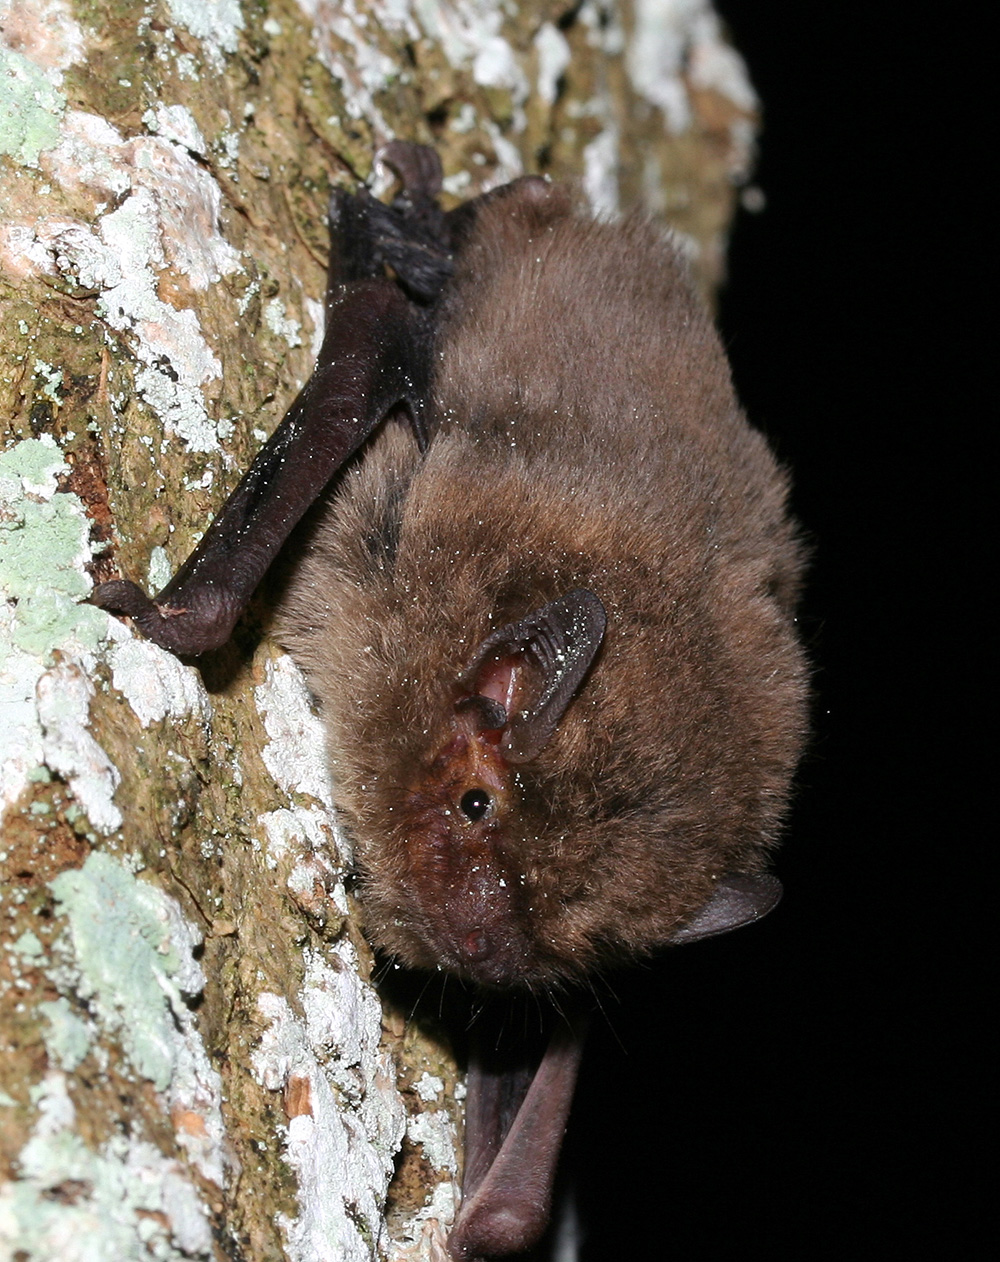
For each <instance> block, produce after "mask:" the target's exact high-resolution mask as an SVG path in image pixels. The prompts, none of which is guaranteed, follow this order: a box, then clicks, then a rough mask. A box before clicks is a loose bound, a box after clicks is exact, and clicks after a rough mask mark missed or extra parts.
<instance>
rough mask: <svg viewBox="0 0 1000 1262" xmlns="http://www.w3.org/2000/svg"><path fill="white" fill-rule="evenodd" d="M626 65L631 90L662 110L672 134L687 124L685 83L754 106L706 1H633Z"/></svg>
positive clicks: (743, 107)
mask: <svg viewBox="0 0 1000 1262" xmlns="http://www.w3.org/2000/svg"><path fill="white" fill-rule="evenodd" d="M633 13H634V23H635V27H634V30H633V32H632V37H631V38H630V40H629V43H628V50H627V53H626V65H627V67H628V72H629V77H630V79H631V82H632V86H633V88H634V89H635V91H636V92H637V93H638V94H639V95H640V96H641V97H643V98H644V99H645V100H647V101H648V102H649V103H650V104H651V105H655V106H657V107H658V108H659V109H660V110H662V111H663V115H664V118H665V120H666V124H667V127H668V128H669V130H670V131H671V132H673V133H674V134H675V135H677V134H680V133H681V132H683V131H686V130H687V129H688V128H689V127H690V126H691V123H692V118H693V115H692V110H691V101H690V97H689V86H688V85H689V83H690V84H691V85H693V86H695V87H697V88H702V89H712V90H714V91H716V92H719V93H720V94H721V95H723V96H726V97H728V98H729V100H731V101H732V102H733V104H734V105H736V106H737V108H738V109H740V110H744V111H748V112H749V111H751V110H753V109H754V108H756V104H757V97H756V94H755V93H754V90H753V87H752V86H751V84H750V78H749V75H748V74H747V70H746V65H745V64H744V62H743V59H742V58H741V57H740V55H739V54H738V53H737V52H736V51H735V49H733V48H732V47H731V46H730V45H729V44H727V43H726V41H725V39H724V38H723V35H722V27H721V24H720V22H719V18H718V16H717V14H716V13H715V11H714V10H713V8H712V4H711V0H635V5H634V9H633Z"/></svg>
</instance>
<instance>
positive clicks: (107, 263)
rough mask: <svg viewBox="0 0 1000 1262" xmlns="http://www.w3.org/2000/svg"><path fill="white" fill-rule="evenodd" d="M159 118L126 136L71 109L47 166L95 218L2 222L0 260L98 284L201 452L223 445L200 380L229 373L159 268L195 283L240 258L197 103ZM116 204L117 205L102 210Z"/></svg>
mask: <svg viewBox="0 0 1000 1262" xmlns="http://www.w3.org/2000/svg"><path fill="white" fill-rule="evenodd" d="M153 118H154V121H155V122H156V124H157V126H158V127H159V129H160V132H161V134H158V135H155V136H140V137H137V138H135V139H132V140H126V139H125V138H123V137H122V136H121V135H120V134H119V133H118V132H117V131H116V130H115V128H114V127H112V126H111V125H110V124H108V123H107V122H105V121H104V120H102V119H99V118H96V117H95V116H93V115H90V114H86V113H83V112H81V111H71V112H70V113H68V114H67V116H66V118H65V120H64V122H63V125H62V127H61V129H60V134H59V142H58V144H56V145H55V146H54V147H53V146H49V147H48V152H46V153H45V154H44V155H43V156H42V158H41V164H42V166H43V167H44V169H45V170H46V173H47V174H51V176H52V178H53V179H54V180H55V181H56V182H57V183H58V184H60V185H61V186H62V187H64V188H67V189H79V190H87V191H89V193H90V194H91V195H92V196H93V197H94V198H95V199H97V198H100V199H101V201H100V202H97V201H96V200H95V203H94V205H95V215H96V216H97V218H96V223H95V226H91V225H89V224H86V223H83V222H80V221H74V220H67V219H65V218H58V217H54V216H40V217H37V218H33V219H26V218H24V217H22V218H21V219H20V221H18V220H11V221H9V222H7V223H6V224H5V225H4V226H3V228H2V229H0V259H2V262H3V264H4V267H5V270H7V271H8V272H10V273H11V275H12V276H13V277H15V278H16V277H25V276H30V275H32V274H37V273H38V272H46V273H49V274H51V275H61V276H63V277H65V278H66V279H68V280H70V281H72V282H74V283H75V284H76V285H77V286H78V287H79V288H81V289H83V290H90V291H94V292H96V293H97V295H98V303H97V306H98V312H99V314H100V315H101V316H102V317H103V319H104V320H105V322H106V323H107V324H108V325H109V326H110V327H111V328H112V329H115V330H117V331H120V332H124V333H127V334H129V336H130V339H131V343H132V345H133V347H134V350H135V355H136V358H137V359H138V361H139V368H138V372H137V383H138V386H139V390H140V392H141V394H142V396H143V398H144V399H145V401H146V402H147V403H148V404H149V406H150V407H152V408H153V409H154V410H155V411H156V412H157V413H158V414H159V415H160V416H161V417H162V419H163V422H164V426H165V428H166V430H167V432H168V433H172V434H177V435H178V436H180V437H181V438H183V439H184V440H185V441H186V442H187V443H188V445H189V446H190V447H191V448H192V449H193V450H195V451H204V452H209V451H216V450H218V448H219V437H220V433H219V426H218V425H217V424H214V423H213V422H212V421H211V420H210V418H209V416H208V413H207V410H206V406H205V400H204V396H203V390H204V388H205V387H206V386H207V385H208V384H209V383H211V382H215V381H217V380H218V379H219V378H220V376H221V372H222V368H221V364H220V361H219V359H218V358H217V356H216V355H215V354H214V352H213V351H212V349H211V348H210V346H209V345H208V342H207V341H206V339H205V336H204V334H203V332H202V330H201V327H200V323H199V320H198V316H197V314H196V312H195V311H194V310H193V309H192V308H190V307H187V308H184V307H181V308H178V307H175V306H173V305H172V304H171V303H169V302H166V301H164V299H163V298H162V297H161V296H160V290H159V275H160V273H161V272H163V271H164V270H166V269H170V270H172V271H174V272H175V273H178V274H179V275H180V276H183V277H184V278H185V280H186V281H187V284H188V285H189V286H190V288H191V289H192V290H194V291H196V292H197V291H203V290H205V289H207V288H208V287H209V286H210V285H213V284H215V283H217V282H218V281H219V280H220V279H221V278H222V277H223V276H225V275H227V274H229V273H231V272H234V271H236V270H238V269H239V268H240V267H241V263H240V258H239V254H238V253H237V251H235V250H234V249H233V248H232V246H230V245H229V243H228V242H227V241H226V240H225V238H224V237H223V236H222V235H221V233H220V231H219V218H220V215H221V211H222V193H221V190H220V188H219V185H218V182H217V181H216V180H215V179H214V177H213V176H212V175H210V174H209V172H208V171H206V170H205V169H204V167H203V166H201V165H200V164H199V163H198V162H196V161H195V159H194V158H193V157H192V154H191V152H189V150H198V149H200V148H204V147H205V142H204V140H203V138H202V137H201V134H200V132H198V129H197V127H196V126H195V124H194V120H193V118H192V117H191V115H190V113H189V112H188V111H187V110H186V109H185V108H184V107H182V106H164V107H161V108H160V109H158V110H157V111H155V112H154V113H153ZM128 194H131V195H128ZM108 202H111V203H112V204H114V206H115V209H113V210H111V211H108V212H107V213H103V214H101V213H100V211H101V210H102V209H103V207H104V206H105V204H106V203H108Z"/></svg>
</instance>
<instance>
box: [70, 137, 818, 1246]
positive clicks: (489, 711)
mask: <svg viewBox="0 0 1000 1262" xmlns="http://www.w3.org/2000/svg"><path fill="white" fill-rule="evenodd" d="M382 156H383V159H384V161H385V162H386V163H387V164H388V165H389V166H390V167H391V168H392V169H393V170H394V171H395V172H396V173H397V175H398V176H399V177H400V181H401V186H402V192H401V193H400V195H399V196H398V197H397V198H396V200H395V201H394V202H393V203H392V204H391V205H389V206H385V205H382V204H381V203H379V202H377V201H375V200H373V199H372V198H371V197H370V196H369V195H368V194H367V192H366V191H364V190H361V191H360V192H358V193H357V194H353V195H352V194H347V193H343V192H338V193H336V194H335V195H334V198H333V202H332V206H331V212H330V228H331V236H332V241H333V248H332V253H331V264H330V284H329V290H328V295H327V331H326V337H325V340H324V343H323V348H322V351H321V352H320V357H319V362H318V364H317V366H316V370H315V372H314V374H313V376H312V377H311V378H310V380H309V382H308V383H307V384H306V386H305V387H304V389H303V390H302V392H301V394H300V395H299V397H298V399H297V400H296V401H295V403H294V404H293V406H292V408H291V410H290V411H289V413H288V415H287V416H286V418H285V420H284V421H283V422H282V424H281V425H280V426H279V427H278V429H277V430H276V431H275V433H274V436H273V437H272V438H271V439H270V441H269V442H268V443H267V444H266V445H265V446H264V447H263V449H262V450H261V452H260V453H259V455H258V457H257V459H256V460H255V461H254V463H253V465H252V467H251V468H250V470H249V472H248V473H247V474H246V476H245V477H244V478H243V480H242V482H241V483H240V485H239V486H238V487H237V489H236V491H235V492H234V493H233V495H232V496H231V497H230V499H229V501H228V502H227V504H226V505H225V507H224V508H223V509H222V511H221V513H220V514H219V516H218V517H217V518H216V519H215V521H214V523H213V524H212V526H211V527H210V528H209V530H208V531H207V533H206V535H205V537H204V539H203V540H202V542H201V544H200V545H199V547H198V548H197V550H196V551H195V552H194V554H193V555H192V556H191V557H190V559H189V560H188V561H187V562H186V563H185V565H184V566H182V568H181V569H180V571H179V572H178V574H177V575H176V577H175V578H174V579H173V580H172V581H171V582H170V583H168V584H167V586H166V587H165V588H164V589H163V590H162V591H161V592H160V593H159V594H158V595H157V596H156V597H155V598H154V599H153V600H152V601H151V600H150V599H149V598H148V597H147V596H145V595H144V594H143V593H142V592H141V591H140V590H139V588H137V587H136V586H135V585H134V584H132V583H127V582H121V581H119V582H113V583H105V584H103V585H102V586H101V587H99V588H98V589H97V592H96V593H95V596H94V599H95V600H96V602H97V603H98V604H100V605H102V606H103V607H105V608H107V609H112V610H115V611H117V612H119V613H124V614H129V615H131V616H132V617H133V618H134V619H135V621H136V622H137V624H138V625H139V627H140V628H141V629H142V631H143V632H144V633H145V634H146V635H147V636H149V637H150V638H152V639H153V640H155V641H157V642H158V643H160V644H162V645H164V646H165V647H167V648H169V649H172V650H173V651H174V652H176V653H179V654H198V653H202V652H204V651H206V650H207V649H211V648H214V647H217V646H218V645H220V644H222V643H224V642H225V640H226V639H227V638H228V636H229V634H230V632H231V630H232V628H233V625H234V623H235V622H236V620H237V618H238V617H239V615H240V613H241V611H242V610H243V609H244V607H245V606H246V604H247V602H248V600H249V599H250V596H251V594H252V593H253V591H254V589H255V587H256V586H257V584H258V582H259V581H260V579H261V577H262V576H263V574H264V572H265V571H266V569H267V568H268V566H269V565H270V563H271V561H272V560H273V558H274V556H275V555H276V553H277V552H278V550H279V549H280V547H281V545H282V544H283V543H284V541H285V539H286V538H287V537H288V535H289V533H290V531H291V530H292V528H293V527H294V526H295V524H296V523H297V522H298V521H299V519H300V518H301V517H302V515H303V514H304V513H305V512H306V510H307V509H308V508H309V507H310V506H311V505H312V504H313V503H314V501H316V499H317V497H319V496H321V494H322V493H323V492H324V490H325V489H326V488H327V486H328V484H329V483H330V482H331V479H332V478H333V475H334V474H336V473H338V471H341V472H340V476H339V477H338V478H337V480H336V483H335V486H334V487H333V488H332V493H331V494H330V495H328V497H327V502H326V503H325V506H324V509H323V514H322V516H321V517H320V518H318V520H317V521H315V522H313V523H312V524H311V532H310V533H309V535H308V536H307V538H306V539H305V540H304V541H303V544H302V547H303V552H302V555H301V556H300V557H299V558H298V559H297V563H296V568H295V570H294V572H293V574H292V577H291V579H290V581H289V586H288V589H287V594H286V595H285V597H284V598H283V602H282V607H281V608H280V610H279V629H280V638H281V639H282V640H283V641H284V643H285V644H286V645H287V647H288V648H289V649H290V650H291V652H292V653H293V655H294V656H295V658H296V660H297V661H298V662H299V663H300V664H301V665H302V667H303V668H304V670H305V671H306V673H307V676H308V678H309V680H310V683H311V686H312V688H313V690H314V693H315V695H316V697H317V698H318V700H319V703H320V706H321V708H322V713H323V716H324V719H325V721H326V724H327V729H328V732H329V753H330V762H331V766H332V770H333V777H334V785H335V793H336V800H337V804H338V807H339V809H340V812H341V814H342V816H343V819H344V822H345V825H346V827H347V829H348V831H349V833H350V835H351V837H352V838H353V841H354V846H355V855H356V860H357V865H358V869H359V872H360V876H361V881H362V885H361V893H362V900H363V904H364V908H365V915H366V924H367V931H368V932H369V934H370V935H371V937H372V939H373V941H374V942H375V943H376V944H377V945H378V946H380V947H381V948H383V949H384V950H385V951H387V952H390V953H393V954H394V955H396V956H397V957H398V958H399V959H400V960H402V961H403V962H404V963H405V964H407V965H411V966H415V967H418V968H431V969H445V970H449V971H451V972H453V973H457V974H459V975H460V976H462V977H464V978H467V979H470V980H471V981H472V982H475V983H478V984H479V985H481V986H484V987H490V988H522V989H523V988H527V989H531V990H534V991H536V992H542V993H552V992H556V991H558V990H559V989H560V988H562V987H564V986H566V985H567V984H572V983H574V982H577V981H579V980H580V979H583V978H585V977H586V976H587V975H588V974H590V973H592V972H593V971H594V970H598V969H601V968H603V967H605V966H607V965H609V964H613V963H616V962H619V961H628V960H630V959H634V958H636V957H639V956H641V955H643V954H646V953H648V952H650V951H651V950H652V949H654V948H656V947H660V946H663V945H666V944H669V943H678V942H687V941H692V940H694V939H697V938H701V937H706V936H709V935H712V934H717V933H723V932H725V931H727V930H729V929H733V928H737V927H738V926H740V925H743V924H746V923H748V922H750V921H752V920H755V919H757V918H759V917H760V916H762V915H764V914H765V913H766V912H767V911H769V910H770V909H771V907H773V906H774V904H775V903H776V902H777V900H778V897H779V895H780V885H779V884H778V882H777V881H776V879H775V878H774V877H772V876H769V875H768V874H767V873H766V872H765V871H764V866H765V861H766V857H767V852H768V849H769V847H770V846H771V844H772V843H773V842H774V840H775V838H776V835H777V832H778V829H779V826H780V822H781V818H782V815H783V813H784V811H785V807H786V804H787V799H788V794H789V783H790V780H791V776H792V773H793V770H794V767H795V764H796V761H797V759H798V756H799V753H800V749H801V746H802V742H803V738H804V730H805V718H804V710H805V691H806V685H805V666H804V661H803V656H802V653H801V650H800V648H799V645H798V642H797V639H796V634H795V626H794V613H793V611H794V606H795V601H796V596H797V592H798V588H799V582H800V575H801V569H802V550H801V548H800V546H799V543H798V541H797V536H796V531H795V528H794V526H793V524H792V523H791V522H790V520H789V518H788V515H787V510H786V494H787V485H786V479H785V476H784V474H783V473H782V472H781V471H780V469H779V468H778V466H777V464H776V462H775V460H774V459H773V457H772V456H771V454H770V453H769V451H768V449H767V446H766V444H765V442H764V439H763V438H762V437H761V435H760V434H759V433H757V432H756V431H755V430H753V429H751V428H750V427H749V425H748V424H747V422H746V420H745V418H744V416H743V414H742V412H741V411H740V408H739V406H738V404H737V402H736V399H735V396H734V393H733V388H732V384H731V381H730V375H729V369H728V365H727V362H726V359H725V355H724V353H723V351H722V348H721V346H720V344H719V340H718V338H717V336H716V334H715V332H714V330H713V328H712V325H711V322H710V320H709V318H708V317H707V315H706V314H705V312H704V311H703V309H702V307H701V305H700V303H699V301H698V300H697V298H696V297H695V296H694V294H693V292H692V289H691V286H690V283H689V281H688V279H687V276H686V273H685V268H684V266H683V264H682V262H681V261H680V259H679V257H678V254H677V250H676V248H675V247H674V246H673V245H672V244H671V242H670V239H669V237H668V236H666V235H665V234H664V233H663V232H662V231H661V230H660V229H659V228H657V227H655V226H653V225H651V224H649V223H648V222H646V221H645V220H643V219H641V218H639V217H631V218H628V219H626V220H624V221H623V222H621V223H615V224H609V223H601V222H597V221H595V220H594V219H593V218H592V217H590V216H589V215H587V214H585V213H583V212H582V211H581V210H580V209H578V208H577V207H576V205H575V204H574V201H573V198H572V197H571V195H570V194H569V192H567V191H566V190H565V189H563V188H560V187H557V186H553V185H551V184H549V183H548V182H547V181H545V180H543V179H541V178H537V177H529V178H525V179H522V180H516V181H515V182H514V183H512V184H508V185H506V186H505V187H503V188H501V189H497V190H495V191H494V192H493V193H490V194H487V195H485V196H483V197H480V198H477V199H476V200H474V201H470V202H468V203H466V204H465V205H463V206H461V207H459V208H458V209H457V210H455V211H452V212H450V213H448V214H445V213H443V212H442V211H441V210H440V209H439V207H438V205H437V201H436V197H437V194H438V192H439V189H440V179H441V170H440V164H439V162H438V159H437V156H436V155H435V154H434V153H433V151H431V150H429V149H426V148H424V147H421V146H418V145H411V144H406V143H402V142H395V143H393V144H391V145H389V146H388V148H387V149H386V150H384V151H383V155H382ZM387 418H402V419H403V420H404V421H405V422H407V423H408V424H398V423H388V424H383V422H385V421H386V420H387ZM369 439H370V441H368V442H367V445H366V447H365V449H364V451H363V453H361V454H360V455H359V456H358V458H357V459H356V460H354V461H353V462H351V463H350V464H347V462H348V460H349V458H350V457H351V456H352V455H353V454H354V453H355V452H356V451H357V449H358V448H359V447H361V445H362V443H365V441H366V440H369ZM345 465H346V467H344V466H345ZM583 1025H584V1021H583V1019H582V1018H574V1019H571V1020H569V1021H568V1022H560V1023H557V1028H556V1032H555V1034H554V1035H553V1037H552V1040H551V1042H550V1044H549V1048H548V1050H547V1051H546V1052H545V1054H544V1055H543V1057H542V1059H541V1063H540V1065H539V1066H538V1069H537V1073H536V1074H535V1075H534V1079H533V1081H532V1075H531V1072H530V1069H529V1070H528V1071H525V1070H524V1069H523V1067H521V1066H514V1067H511V1068H510V1069H509V1070H505V1069H504V1067H503V1066H502V1065H501V1066H500V1068H499V1069H497V1068H496V1066H495V1065H493V1064H492V1063H490V1061H489V1058H488V1057H487V1056H486V1055H485V1054H474V1055H473V1059H472V1064H471V1066H470V1097H469V1109H468V1126H467V1145H466V1163H465V1178H464V1184H463V1204H462V1208H461V1212H460V1214H459V1216H458V1219H457V1222H456V1224H455V1227H454V1230H453V1231H452V1234H451V1237H450V1240H449V1248H450V1251H451V1254H452V1256H453V1258H455V1259H471V1258H482V1257H497V1256H503V1255H506V1254H509V1253H514V1252H518V1251H520V1250H522V1249H525V1248H527V1247H529V1246H530V1245H531V1244H532V1243H533V1242H534V1241H535V1240H536V1239H537V1238H538V1237H539V1236H540V1235H541V1233H542V1231H543V1230H544V1227H545V1224H546V1221H547V1218H548V1213H549V1201H550V1195H551V1185H552V1177H553V1172H554V1168H555V1164H556V1158H557V1156H558V1152H559V1146H560V1143H561V1138H562V1133H563V1130H564V1127H565V1122H566V1116H567V1113H568V1109H569V1103H570V1099H571V1096H572V1092H573V1086H574V1081H575V1075H576V1068H577V1064H578V1061H579V1053H580V1047H581V1043H582V1038H583ZM529 1083H530V1084H531V1085H530V1086H529ZM525 1093H527V1094H525Z"/></svg>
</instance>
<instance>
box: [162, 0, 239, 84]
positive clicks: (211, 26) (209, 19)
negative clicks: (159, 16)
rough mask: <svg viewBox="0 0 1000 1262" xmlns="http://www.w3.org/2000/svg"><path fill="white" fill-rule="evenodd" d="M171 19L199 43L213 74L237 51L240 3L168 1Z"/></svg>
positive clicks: (237, 1)
mask: <svg viewBox="0 0 1000 1262" xmlns="http://www.w3.org/2000/svg"><path fill="white" fill-rule="evenodd" d="M167 8H168V10H169V11H170V17H171V19H172V21H174V22H175V23H176V24H177V25H178V26H182V27H184V29H185V30H188V31H190V32H191V34H192V35H194V36H196V37H197V38H198V39H199V40H201V46H202V50H203V51H204V53H205V57H206V60H207V61H208V62H209V64H210V65H211V66H212V68H213V69H215V70H221V68H222V66H223V65H224V64H225V54H226V53H234V52H236V50H237V48H238V47H239V43H240V31H242V30H243V14H242V13H241V12H240V4H239V0H167Z"/></svg>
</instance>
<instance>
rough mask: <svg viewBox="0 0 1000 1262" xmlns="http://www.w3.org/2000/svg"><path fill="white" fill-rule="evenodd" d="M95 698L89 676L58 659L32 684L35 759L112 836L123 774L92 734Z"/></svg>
mask: <svg viewBox="0 0 1000 1262" xmlns="http://www.w3.org/2000/svg"><path fill="white" fill-rule="evenodd" d="M93 697H94V684H93V680H92V677H91V674H90V672H89V671H88V670H87V669H85V668H84V667H83V666H81V664H80V663H79V662H73V661H61V662H59V663H58V665H56V666H55V667H53V669H52V670H48V671H45V672H44V674H42V675H40V676H39V678H38V682H37V683H36V685H35V701H36V705H37V719H38V723H39V724H40V726H41V731H42V746H41V759H40V760H39V761H40V762H42V763H44V765H45V766H46V767H49V768H51V770H52V771H55V772H57V773H58V774H59V775H60V776H62V777H63V779H64V780H65V781H66V782H67V784H68V785H69V787H70V789H71V791H72V793H73V796H74V797H75V798H76V800H77V802H79V804H80V805H81V806H82V807H83V809H84V810H85V811H86V813H87V818H88V819H89V820H90V822H91V823H92V824H93V825H94V827H95V828H98V829H100V830H101V832H104V833H112V832H114V831H115V830H116V829H118V828H120V827H121V824H122V814H121V811H119V809H118V807H117V806H115V803H114V795H115V790H116V789H117V788H118V785H119V784H120V782H121V773H120V772H119V771H118V768H117V767H115V766H114V765H113V764H112V762H111V760H110V759H109V758H108V756H107V754H106V753H105V752H104V750H103V749H102V748H101V746H100V745H99V744H98V743H97V741H96V740H95V739H94V738H93V736H92V735H91V734H90V703H91V700H92V699H93Z"/></svg>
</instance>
